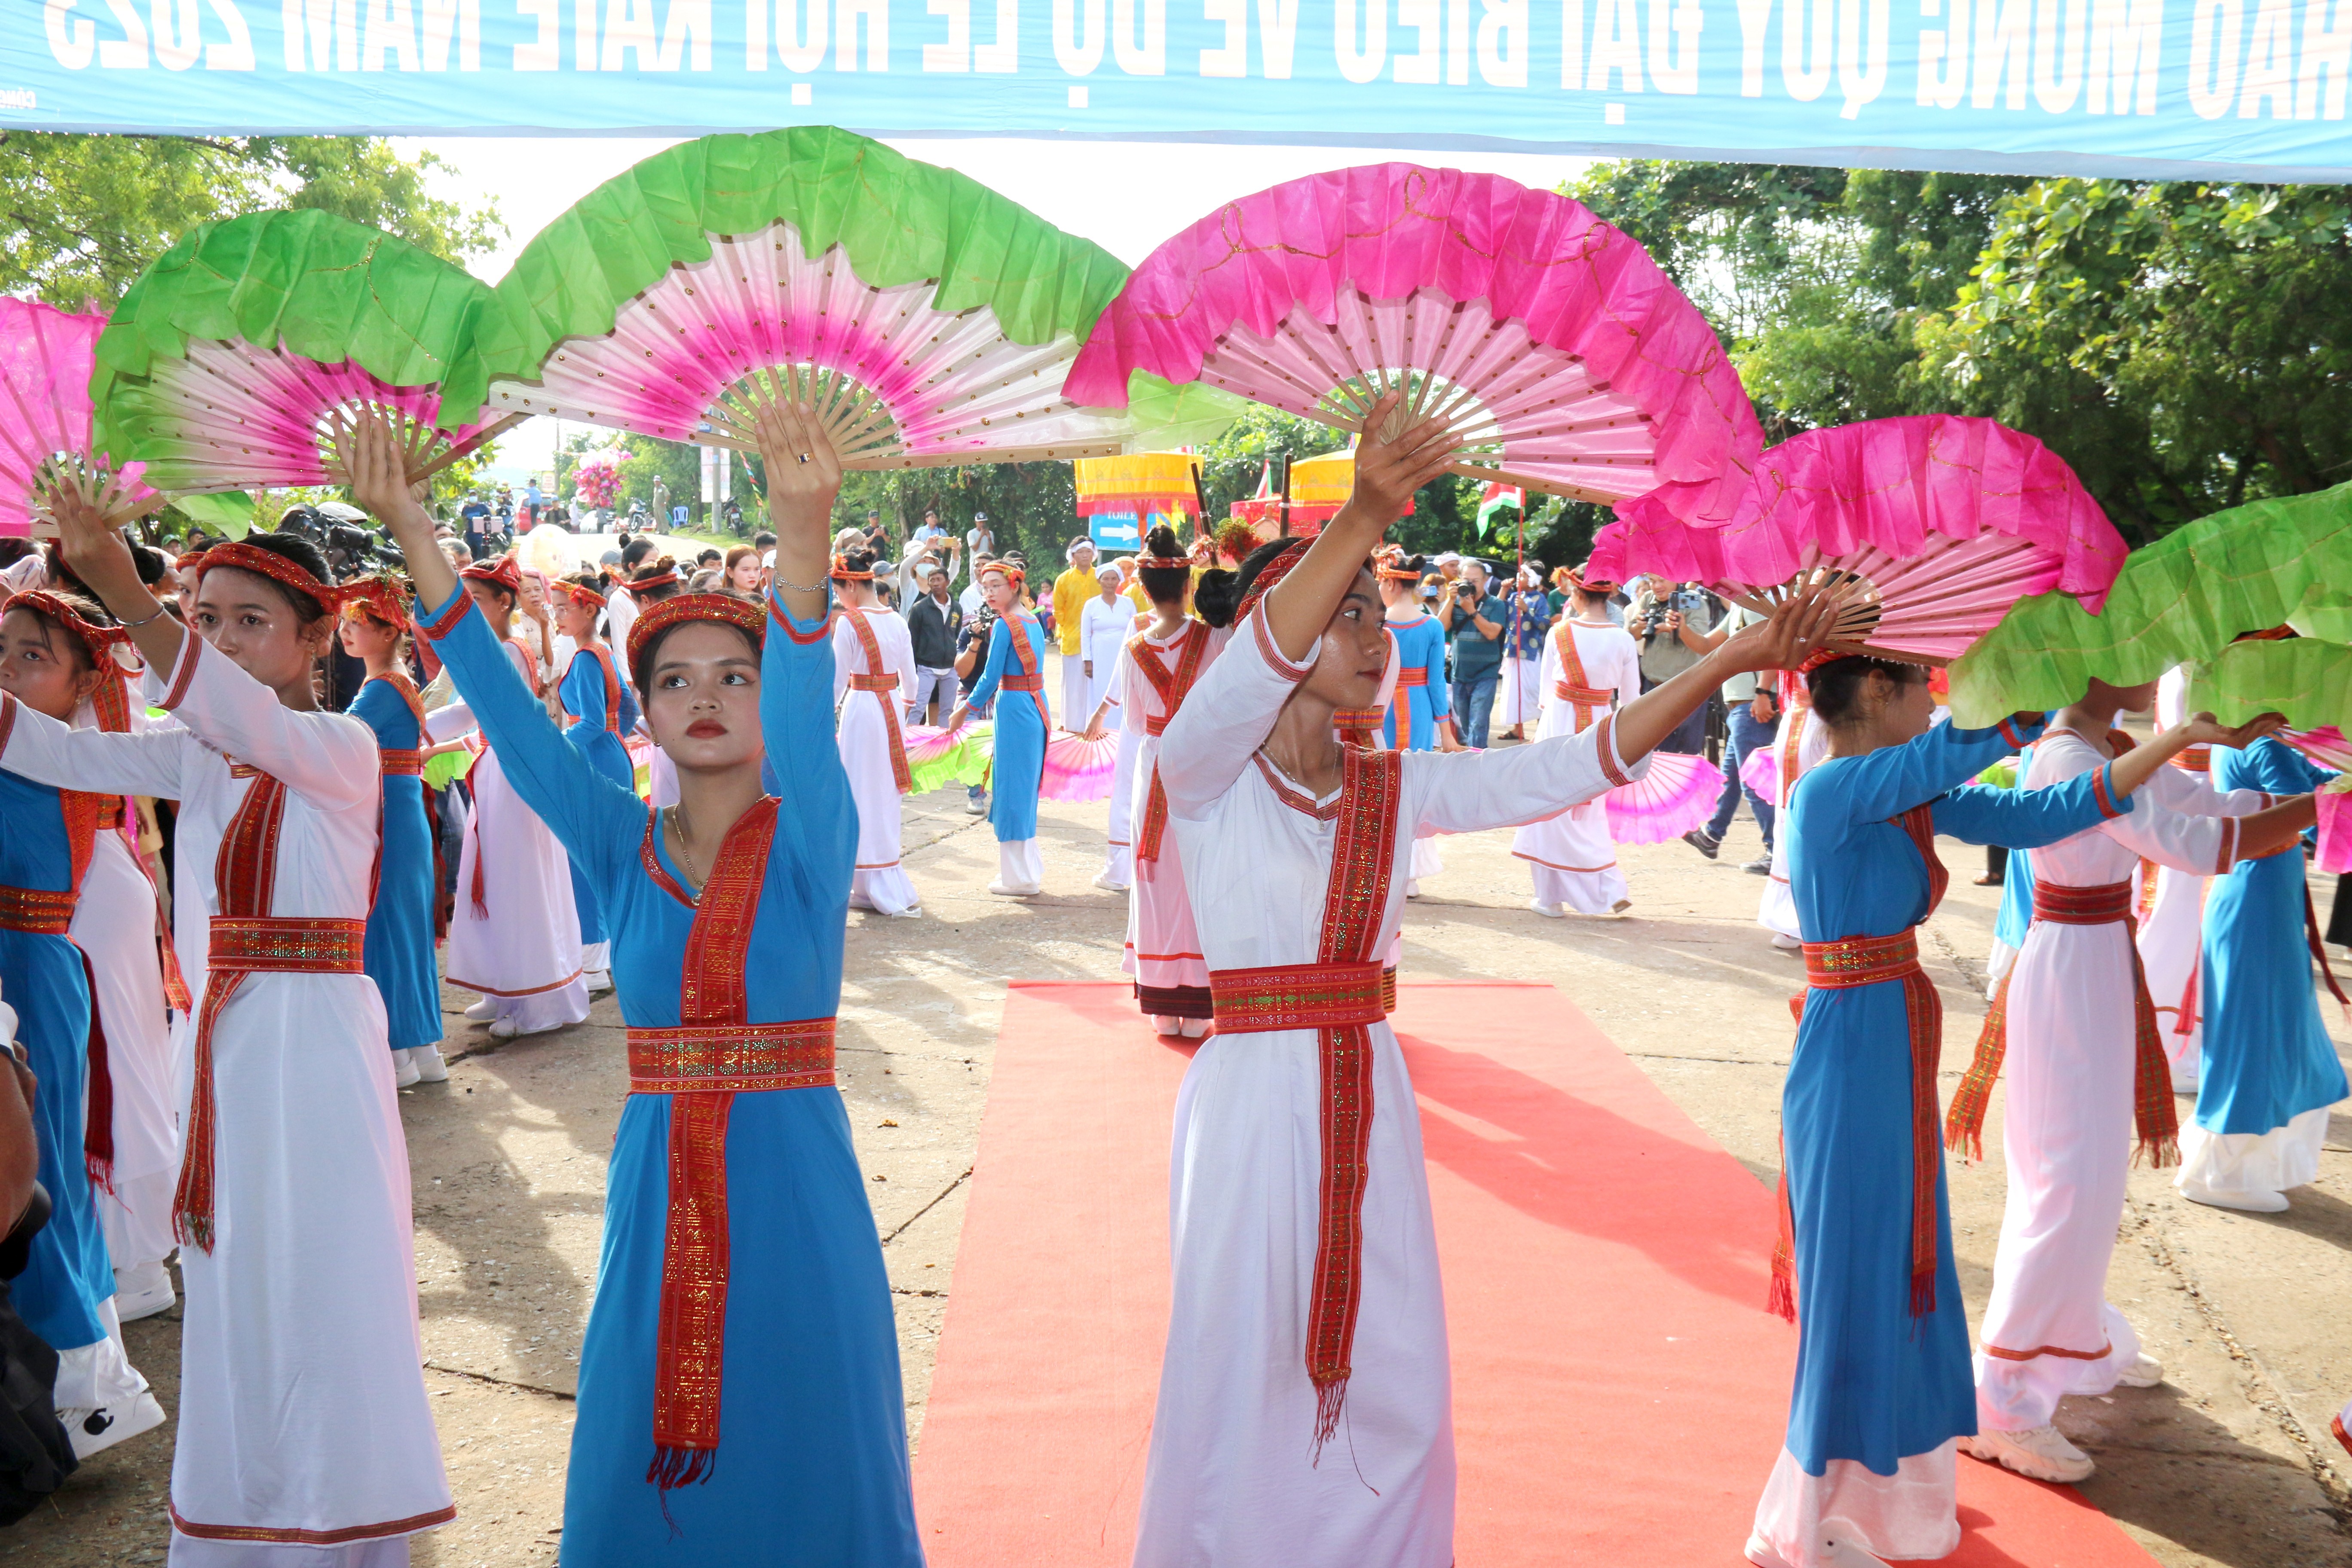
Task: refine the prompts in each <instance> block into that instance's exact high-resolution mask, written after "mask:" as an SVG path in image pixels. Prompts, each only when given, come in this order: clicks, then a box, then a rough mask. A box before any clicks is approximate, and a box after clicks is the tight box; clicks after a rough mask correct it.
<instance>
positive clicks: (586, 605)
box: [555, 577, 604, 610]
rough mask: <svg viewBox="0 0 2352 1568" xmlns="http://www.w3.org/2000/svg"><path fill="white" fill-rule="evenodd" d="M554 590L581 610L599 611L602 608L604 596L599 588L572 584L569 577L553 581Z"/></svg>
mask: <svg viewBox="0 0 2352 1568" xmlns="http://www.w3.org/2000/svg"><path fill="white" fill-rule="evenodd" d="M555 589H556V592H558V593H560V594H562V595H563V596H564V597H565V598H567V599H570V600H571V601H572V603H573V604H575V605H579V606H581V607H582V608H583V609H592V610H601V609H603V608H604V590H602V589H601V588H594V587H591V586H590V585H589V584H585V583H574V582H573V581H572V579H571V578H569V577H559V578H557V579H556V580H555Z"/></svg>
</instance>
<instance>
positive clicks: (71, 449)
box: [0, 299, 163, 538]
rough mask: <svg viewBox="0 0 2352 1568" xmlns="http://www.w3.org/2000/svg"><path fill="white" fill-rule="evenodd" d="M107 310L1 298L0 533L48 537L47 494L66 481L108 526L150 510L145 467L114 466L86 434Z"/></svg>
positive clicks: (155, 498) (153, 498) (157, 500)
mask: <svg viewBox="0 0 2352 1568" xmlns="http://www.w3.org/2000/svg"><path fill="white" fill-rule="evenodd" d="M105 327H106V318H105V317H103V316H75V315H68V314H67V313H66V312H65V311H63V310H58V309H56V308H55V307H54V306H49V305H43V304H39V303H37V302H36V301H33V300H9V299H0V535H14V536H16V537H17V538H23V537H25V536H26V535H28V534H31V535H37V536H41V537H48V536H51V535H54V534H55V533H56V532H57V528H56V525H55V524H54V523H52V522H51V521H49V519H48V509H47V504H46V502H45V501H44V500H43V498H44V497H46V496H47V494H48V493H49V491H50V490H51V489H53V488H55V487H63V488H65V489H71V490H73V491H75V492H76V493H77V494H79V496H80V497H81V498H82V500H86V501H88V502H89V504H90V505H91V506H92V507H93V508H95V509H96V510H98V512H99V513H100V515H101V516H103V517H104V518H105V519H106V521H108V522H109V523H110V524H116V523H122V522H127V521H130V520H131V519H132V518H134V517H137V516H139V515H140V514H141V513H142V512H148V511H152V510H155V509H156V508H157V507H159V506H162V505H163V497H162V496H160V495H157V494H156V493H155V492H154V491H153V490H152V489H148V488H147V486H146V484H145V483H144V482H143V480H142V470H143V465H142V464H139V463H128V464H124V465H123V466H122V467H121V469H120V470H119V471H118V470H117V469H116V468H115V465H114V463H113V461H112V460H111V459H110V458H107V457H105V456H103V455H102V454H100V452H99V451H98V450H97V448H96V446H95V444H94V443H93V441H92V439H91V436H92V432H91V424H92V421H93V414H92V410H91V406H90V400H89V376H90V366H91V363H92V349H93V345H95V344H96V343H97V342H98V334H99V333H100V331H104V330H105Z"/></svg>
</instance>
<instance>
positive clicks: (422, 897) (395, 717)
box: [342, 577, 449, 1089]
mask: <svg viewBox="0 0 2352 1568" xmlns="http://www.w3.org/2000/svg"><path fill="white" fill-rule="evenodd" d="M347 593H348V595H349V596H348V597H347V598H346V599H345V600H344V602H343V623H342V641H343V651H344V652H345V653H348V654H350V655H351V656H352V658H356V659H358V660H359V661H360V662H361V663H362V664H364V665H365V666H367V681H366V683H365V684H364V685H362V687H361V688H360V694H359V695H358V696H357V697H354V698H352V705H351V708H350V710H349V711H350V712H351V715H352V718H354V719H357V720H360V721H362V722H363V723H365V724H366V725H367V727H368V728H369V729H370V730H373V731H375V744H376V750H377V751H378V752H381V753H382V754H383V858H382V860H380V861H379V862H378V864H377V868H376V884H375V904H374V906H373V908H371V909H370V910H368V922H367V948H366V962H367V973H368V978H369V979H371V980H373V981H374V982H375V988H376V991H377V992H378V994H381V995H382V996H383V1016H384V1022H385V1024H386V1026H387V1028H386V1038H387V1040H388V1041H389V1043H390V1044H391V1046H392V1065H393V1081H394V1083H395V1084H397V1085H398V1086H399V1087H401V1088H402V1089H406V1088H407V1087H408V1086H409V1085H410V1084H412V1083H419V1082H422V1083H441V1082H443V1081H445V1080H446V1079H447V1078H448V1077H449V1069H448V1068H447V1067H446V1066H444V1065H443V1063H442V1060H441V976H440V973H439V972H438V971H437V970H436V968H435V967H434V963H433V892H434V883H433V878H434V869H433V820H432V818H431V816H428V815H427V814H426V812H425V779H424V771H425V752H426V751H427V750H428V749H429V748H428V745H427V742H426V740H425V704H424V701H423V700H421V699H420V698H419V697H418V695H417V691H416V683H415V681H414V680H411V679H409V678H408V671H407V669H406V668H405V659H404V654H405V652H406V644H407V642H408V609H407V606H406V605H404V603H403V602H402V597H401V590H400V587H399V585H398V584H396V583H395V582H394V580H393V579H391V578H390V577H383V578H374V579H371V580H369V581H367V582H365V583H360V584H352V585H351V586H350V587H349V589H348V590H347Z"/></svg>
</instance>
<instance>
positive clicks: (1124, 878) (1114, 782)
mask: <svg viewBox="0 0 2352 1568" xmlns="http://www.w3.org/2000/svg"><path fill="white" fill-rule="evenodd" d="M1132 662H1133V658H1132V657H1131V656H1130V655H1129V652H1128V650H1127V647H1126V646H1125V645H1124V644H1122V645H1121V646H1120V647H1119V650H1118V658H1116V659H1114V660H1113V661H1112V662H1111V670H1110V684H1109V686H1108V687H1107V688H1106V689H1104V691H1103V694H1102V700H1101V701H1100V702H1098V703H1097V704H1096V706H1095V711H1094V716H1093V717H1092V718H1091V719H1089V720H1088V721H1087V729H1086V734H1087V739H1089V740H1100V739H1101V738H1102V737H1103V736H1104V735H1107V734H1109V733H1111V732H1112V731H1117V732H1118V761H1117V762H1116V763H1113V764H1112V765H1111V772H1110V810H1109V814H1108V815H1109V818H1110V820H1109V823H1108V826H1107V827H1106V829H1105V832H1104V844H1103V868H1102V869H1101V870H1099V871H1097V872H1096V873H1095V886H1096V887H1097V888H1100V889H1103V890H1104V891H1106V892H1111V893H1124V892H1126V891H1127V890H1128V888H1129V886H1130V885H1131V884H1132V883H1133V882H1134V880H1135V763H1136V758H1137V757H1138V756H1139V754H1140V753H1141V752H1142V750H1143V731H1142V730H1141V729H1140V728H1139V727H1138V726H1136V725H1133V724H1130V723H1129V722H1128V721H1127V710H1126V708H1125V707H1124V705H1123V704H1122V703H1121V702H1120V700H1119V693H1121V692H1123V691H1125V690H1126V689H1127V683H1128V682H1129V680H1131V679H1134V671H1132V670H1131V669H1129V668H1128V666H1129V664H1131V663H1132Z"/></svg>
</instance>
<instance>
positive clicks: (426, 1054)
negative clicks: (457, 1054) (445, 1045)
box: [408, 1046, 449, 1083]
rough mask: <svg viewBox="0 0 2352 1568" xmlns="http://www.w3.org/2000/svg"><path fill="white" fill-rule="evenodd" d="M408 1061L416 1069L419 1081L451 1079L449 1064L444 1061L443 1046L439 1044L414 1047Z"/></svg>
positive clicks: (438, 1081) (440, 1081)
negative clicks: (442, 1057) (442, 1055)
mask: <svg viewBox="0 0 2352 1568" xmlns="http://www.w3.org/2000/svg"><path fill="white" fill-rule="evenodd" d="M408 1061H409V1065H410V1066H412V1067H414V1068H415V1069H416V1081H417V1082H419V1083H447V1082H448V1081H449V1068H448V1065H447V1064H446V1063H445V1062H443V1061H442V1059H441V1047H438V1046H415V1047H411V1048H410V1050H409V1053H408Z"/></svg>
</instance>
